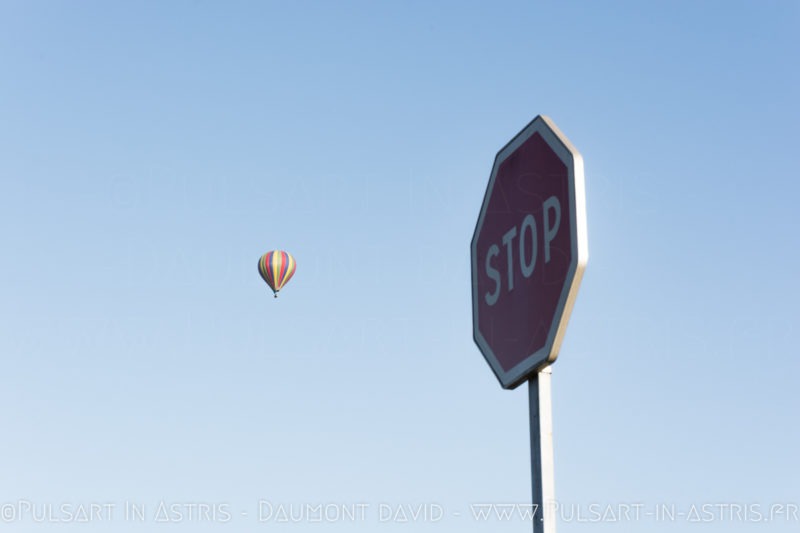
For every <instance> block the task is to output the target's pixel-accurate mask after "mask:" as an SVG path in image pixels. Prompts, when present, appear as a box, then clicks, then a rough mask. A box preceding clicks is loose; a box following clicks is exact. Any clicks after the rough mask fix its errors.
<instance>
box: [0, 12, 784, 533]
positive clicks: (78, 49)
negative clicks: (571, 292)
mask: <svg viewBox="0 0 800 533" xmlns="http://www.w3.org/2000/svg"><path fill="white" fill-rule="evenodd" d="M798 30H800V4H798V3H797V2H796V1H783V2H781V1H769V2H756V1H747V2H745V1H725V2H722V1H717V2H713V1H703V2H694V1H676V2H632V1H630V2H625V1H619V2H588V1H587V2H558V3H557V2H549V1H548V2H545V1H528V2H512V1H509V2H497V3H491V4H490V3H489V2H472V1H467V2H464V1H461V2H450V1H447V2H444V1H443V2H422V1H410V2H394V3H390V2H305V1H303V2H210V1H200V0H198V1H175V2H168V3H162V2H128V3H121V2H114V3H108V2H88V1H87V2H67V1H59V2H55V1H53V2H21V1H13V0H11V1H5V2H2V3H0V248H1V249H2V250H3V261H2V262H0V279H2V282H0V355H2V358H1V359H0V361H2V371H1V372H0V427H2V438H1V439H0V461H1V463H0V530H9V531H12V530H13V531H15V532H28V531H31V532H35V531H86V530H92V531H144V530H147V531H152V530H164V531H205V530H215V531H216V530H224V531H260V530H264V531H329V530H331V531H334V530H335V531H352V530H360V531H376V530H377V531H387V532H394V531H409V530H414V531H417V530H422V531H460V532H467V531H470V532H472V531H475V532H483V531H528V530H529V529H530V528H529V525H528V524H525V523H524V522H522V521H521V520H515V521H511V522H510V523H508V524H504V525H502V526H500V525H499V524H498V522H497V521H496V520H495V521H481V520H476V519H474V518H473V517H472V516H471V507H470V505H473V504H476V503H486V502H492V503H525V502H527V501H528V500H529V498H530V467H529V461H530V457H529V440H528V439H529V435H528V413H527V391H526V389H525V388H524V387H522V388H520V389H517V390H515V391H512V392H508V391H503V390H502V389H501V388H500V387H499V385H498V383H497V381H496V379H495V377H494V376H493V374H492V372H491V371H490V369H489V367H488V365H487V364H486V362H485V361H484V359H483V357H482V356H481V354H480V352H479V351H478V350H477V348H476V347H475V345H474V343H473V341H472V325H471V296H470V283H471V281H470V264H469V242H470V239H471V237H472V231H473V229H474V224H475V220H476V218H477V215H478V210H479V208H480V204H481V201H482V197H483V193H484V189H485V186H486V182H487V180H488V177H489V171H490V169H491V165H492V161H493V159H494V156H495V154H496V152H497V151H498V150H499V149H500V148H501V147H502V146H503V145H504V144H505V143H506V142H507V141H508V140H509V139H511V137H513V136H514V135H515V134H516V133H517V132H518V131H519V130H520V129H521V128H522V127H523V126H525V124H527V123H528V122H529V121H530V120H531V119H532V118H533V117H534V116H536V115H537V114H540V113H541V114H546V115H548V116H550V117H551V118H552V119H553V120H554V121H555V122H556V124H558V126H559V127H560V128H561V129H562V130H563V131H564V133H565V134H566V135H567V136H568V137H569V138H570V140H571V141H572V142H573V143H574V144H575V146H576V147H577V148H578V149H579V150H580V151H581V153H582V154H583V157H584V160H585V165H586V187H587V209H588V231H589V250H590V258H589V264H588V267H587V270H586V275H585V277H584V280H583V284H582V287H581V291H580V294H579V296H578V299H577V302H576V305H575V309H574V312H573V315H572V320H571V322H570V325H569V327H568V329H567V334H566V338H565V341H564V344H563V346H562V351H561V355H560V358H559V360H558V362H557V363H556V364H555V366H554V368H553V405H554V407H553V416H554V425H555V457H556V466H555V472H556V495H557V497H558V499H559V500H560V501H561V502H562V503H563V504H564V505H565V506H577V507H579V508H580V509H581V510H582V512H584V513H586V510H587V509H588V506H589V505H591V504H597V505H602V506H603V507H604V508H605V506H608V505H613V506H616V505H619V504H625V503H628V504H632V503H640V504H643V505H644V506H645V511H651V512H652V511H653V510H654V509H655V508H656V507H657V506H659V505H666V506H670V505H674V506H675V508H676V510H677V512H678V513H681V512H684V513H685V512H688V511H689V510H690V508H691V506H692V505H695V506H701V505H703V504H726V503H738V504H740V505H746V506H753V505H757V506H760V510H761V512H762V513H765V514H766V513H768V512H769V510H770V509H771V506H773V505H786V504H789V505H795V508H797V506H798V505H800V454H798V450H800V424H799V423H798V412H799V411H800V393H799V392H798V375H800V352H799V351H798V348H797V346H798V340H799V339H798V327H797V326H798V319H800V308H799V307H798V301H800V282H798V273H799V272H800V246H798V245H800V238H799V237H798V230H800V223H798V219H797V215H798V211H797V197H798V195H799V194H800V185H798V180H797V178H796V176H797V168H798V166H800V155H798V154H800V151H799V150H798V148H797V147H798V141H800V135H798V124H800V120H799V119H800V105H798V100H797V95H798V94H800V83H798V82H799V81H800V73H799V71H798V68H797V64H796V63H797V57H798V52H800V46H798V45H800V31H798ZM273 248H282V249H286V250H289V251H290V252H291V253H292V254H293V255H294V256H295V258H296V260H297V264H298V267H297V272H296V274H295V277H294V279H293V280H292V281H291V282H290V283H289V285H288V286H287V287H286V289H285V290H284V291H282V292H281V296H280V298H278V299H277V300H275V299H273V298H272V295H271V293H270V292H269V291H268V289H267V288H266V286H265V285H264V284H263V282H262V280H261V279H260V277H259V275H258V272H257V268H256V261H257V259H258V257H259V256H260V255H261V254H262V253H264V252H265V251H267V250H270V249H273ZM260 500H264V501H269V502H270V504H271V505H278V504H283V505H286V506H288V505H290V504H294V505H296V506H301V505H304V504H320V503H322V504H337V505H346V504H355V503H360V504H363V505H365V506H367V513H366V518H365V519H364V520H361V521H356V522H342V521H338V522H333V523H309V521H301V522H299V523H289V524H287V523H278V522H276V521H275V520H274V519H273V520H268V521H259V520H258V510H259V501H260ZM22 501H27V502H31V503H32V504H35V505H37V506H39V509H40V510H41V509H42V508H43V506H46V505H51V506H53V507H57V506H59V505H61V504H68V505H73V506H78V505H80V504H83V505H88V504H91V503H108V504H113V505H115V506H116V507H115V511H114V514H113V522H112V524H109V523H108V522H97V521H93V522H91V523H76V522H74V521H72V522H69V521H67V522H68V523H55V522H52V523H34V522H33V521H32V519H31V517H30V515H25V516H22V517H16V518H14V517H12V518H11V519H9V520H7V519H6V517H7V516H10V515H6V514H4V513H7V512H11V511H9V509H12V510H13V509H15V508H16V509H18V508H19V506H20V505H21V503H20V502H22ZM125 502H132V503H136V504H138V505H141V506H144V507H145V508H146V512H147V517H146V518H147V519H146V521H145V522H134V521H131V520H126V517H125V515H124V505H125ZM160 502H166V503H168V504H187V503H200V502H204V503H207V504H210V505H214V506H217V507H219V506H220V505H225V506H226V507H225V509H227V511H228V512H230V514H231V516H232V517H231V519H230V520H229V521H227V522H225V523H209V522H198V521H192V520H188V519H185V518H184V519H183V520H174V521H173V522H171V523H154V520H153V518H154V513H155V511H156V508H157V505H158V504H159V503H160ZM381 504H385V505H389V506H391V508H392V509H396V508H397V507H398V506H406V507H407V506H417V505H420V504H424V505H427V506H428V509H431V508H433V506H434V505H436V506H440V507H441V509H443V510H444V517H443V518H442V519H441V520H438V521H432V520H429V521H422V522H419V523H398V522H396V521H393V520H386V521H381V520H380V519H381V516H380V511H381V507H380V505H381ZM8 506H11V507H8ZM797 512H798V513H800V511H797ZM242 513H247V516H244V515H243V514H242ZM56 515H58V513H57V512H56ZM60 516H61V518H64V516H63V514H62V515H60ZM715 516H716V515H715ZM567 518H569V514H568V515H567ZM751 518H752V515H751ZM798 527H800V523H798V521H797V520H786V518H785V516H784V517H782V518H780V519H778V520H773V521H771V522H764V521H760V522H758V523H754V522H752V521H748V520H738V519H733V520H723V519H720V518H719V517H718V516H717V518H716V519H714V520H712V521H709V522H702V523H688V524H687V520H681V519H680V518H678V519H676V520H674V521H668V520H662V521H658V520H656V519H655V518H654V517H652V516H651V517H643V518H642V519H641V520H639V521H621V522H615V523H611V522H603V523H585V522H577V520H562V521H561V523H560V524H559V532H561V533H569V532H588V531H591V532H597V531H614V532H625V533H627V532H636V533H639V532H641V531H680V532H683V531H698V532H703V533H705V532H723V531H724V532H761V531H770V532H782V531H797V528H798Z"/></svg>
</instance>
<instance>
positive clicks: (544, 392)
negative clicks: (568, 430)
mask: <svg viewBox="0 0 800 533" xmlns="http://www.w3.org/2000/svg"><path fill="white" fill-rule="evenodd" d="M552 376H553V374H552V371H551V370H550V367H547V368H545V369H543V370H541V371H540V372H538V373H537V374H534V375H533V377H531V379H529V380H528V404H529V406H530V417H531V480H532V481H533V509H534V514H533V533H555V531H556V513H555V499H556V495H555V475H554V467H553V465H554V458H553V406H552V396H551V394H550V380H551V379H552Z"/></svg>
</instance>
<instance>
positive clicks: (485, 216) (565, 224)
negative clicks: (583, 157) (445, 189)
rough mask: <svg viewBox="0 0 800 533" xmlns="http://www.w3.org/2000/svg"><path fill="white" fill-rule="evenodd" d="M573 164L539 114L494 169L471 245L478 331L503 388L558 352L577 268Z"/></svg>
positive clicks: (510, 145)
mask: <svg viewBox="0 0 800 533" xmlns="http://www.w3.org/2000/svg"><path fill="white" fill-rule="evenodd" d="M537 121H538V123H537ZM578 157H580V156H578ZM572 165H573V158H572V153H571V152H570V150H569V149H568V148H567V145H565V144H563V143H562V142H561V141H560V139H559V138H558V136H557V135H556V134H555V133H554V132H553V131H552V130H550V129H549V128H548V124H547V123H546V121H545V120H544V119H542V118H541V117H538V118H537V119H536V120H534V122H532V123H531V124H530V125H529V126H528V127H527V128H526V129H525V130H523V131H522V132H521V133H520V134H519V135H518V136H517V137H516V138H515V139H514V140H513V141H512V142H511V143H509V145H508V146H506V148H504V149H503V150H501V151H500V153H498V156H497V159H496V161H495V167H494V168H493V170H492V177H491V178H490V182H489V186H488V188H487V192H486V197H485V198H484V203H483V207H482V209H481V215H480V217H479V219H478V224H477V226H476V230H475V235H474V236H473V242H472V269H473V272H472V276H473V295H472V298H473V315H474V324H473V328H474V333H475V341H476V343H477V344H478V346H479V347H480V348H481V351H483V352H484V355H485V356H486V358H487V360H488V361H489V363H490V365H491V366H492V368H493V370H494V371H495V374H497V376H498V378H499V379H500V382H501V384H502V385H503V386H504V387H514V386H516V385H517V384H519V383H520V382H521V381H523V380H524V379H525V377H526V376H527V375H528V374H530V373H531V372H533V371H536V370H538V369H539V368H541V367H543V366H546V365H547V364H549V363H550V362H552V361H553V360H554V359H555V356H556V355H557V342H556V340H557V339H556V337H557V333H558V330H559V325H560V322H561V318H562V315H563V314H564V311H565V308H566V307H567V299H568V298H567V297H568V295H569V294H568V293H569V291H570V288H571V286H572V280H573V278H574V277H575V272H576V266H577V258H576V257H575V256H576V255H577V249H576V245H575V244H576V243H574V242H573V241H574V239H575V234H576V231H575V213H574V211H575V202H574V198H575V194H574V191H573V190H572V187H573V183H572V177H573V175H574V172H573V169H572V168H571V167H572ZM576 288H577V287H576ZM558 340H560V339H558ZM554 347H555V353H553V352H554V350H553V348H554ZM487 352H488V353H487Z"/></svg>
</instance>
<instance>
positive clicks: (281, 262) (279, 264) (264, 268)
mask: <svg viewBox="0 0 800 533" xmlns="http://www.w3.org/2000/svg"><path fill="white" fill-rule="evenodd" d="M296 267H297V264H296V263H295V262H294V257H292V254H290V253H289V252H284V251H281V250H273V251H271V252H267V253H265V254H264V255H262V256H261V259H259V260H258V273H259V274H261V277H262V278H264V281H266V282H267V285H269V288H270V289H272V292H274V293H275V298H277V297H278V291H280V290H281V289H282V288H283V286H284V285H286V283H287V282H288V281H289V280H290V279H292V276H293V275H294V270H295V268H296Z"/></svg>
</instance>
